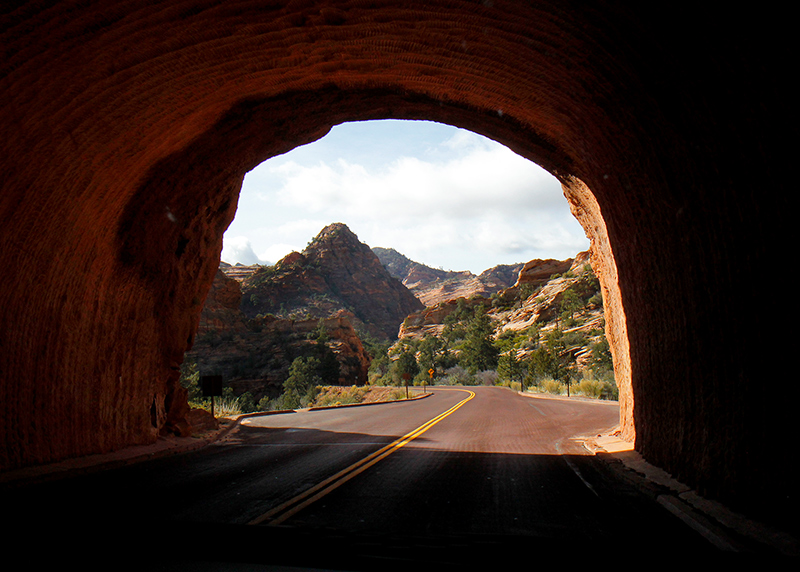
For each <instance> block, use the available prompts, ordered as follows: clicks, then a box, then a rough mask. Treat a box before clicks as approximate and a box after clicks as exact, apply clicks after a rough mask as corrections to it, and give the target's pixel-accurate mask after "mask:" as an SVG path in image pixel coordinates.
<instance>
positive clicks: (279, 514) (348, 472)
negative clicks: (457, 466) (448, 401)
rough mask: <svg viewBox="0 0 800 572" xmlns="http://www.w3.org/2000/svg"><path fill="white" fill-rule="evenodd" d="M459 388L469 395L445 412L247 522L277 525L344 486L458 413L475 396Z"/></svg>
mask: <svg viewBox="0 0 800 572" xmlns="http://www.w3.org/2000/svg"><path fill="white" fill-rule="evenodd" d="M456 391H466V392H467V393H469V396H468V397H466V398H464V399H462V400H461V401H459V402H458V403H456V404H455V405H453V407H451V408H450V409H448V410H447V411H445V412H444V413H440V414H439V415H437V416H436V417H434V418H433V419H431V420H430V421H428V422H427V423H425V424H424V425H420V426H419V427H417V428H416V429H414V430H413V431H411V432H410V433H407V434H405V435H403V436H402V437H400V438H399V439H397V440H396V441H394V442H392V443H390V444H388V445H386V446H384V447H383V448H381V449H379V450H377V451H375V452H374V453H372V454H371V455H368V456H366V457H364V458H363V459H361V460H360V461H358V462H356V463H353V464H352V465H350V466H349V467H347V468H346V469H342V470H341V471H339V472H338V473H336V474H335V475H333V476H332V477H329V478H327V479H325V480H324V481H322V482H321V483H319V484H317V485H314V486H313V487H311V488H310V489H308V490H306V491H304V492H302V493H300V494H299V495H297V496H296V497H294V498H293V499H290V500H288V501H286V502H285V503H283V504H281V505H279V506H277V507H275V508H273V509H272V510H270V511H269V512H266V513H264V514H262V515H261V516H259V517H258V518H255V519H253V520H251V521H250V522H249V523H248V524H262V523H265V522H266V523H267V524H269V525H272V526H277V525H279V524H281V523H283V522H284V521H286V520H287V519H289V518H291V517H292V516H294V515H295V514H297V513H298V512H300V511H301V510H303V509H304V508H305V507H307V506H308V505H310V504H311V503H313V502H316V501H318V500H319V499H321V498H322V497H324V496H325V495H327V494H328V493H330V492H331V491H333V490H334V489H336V488H338V487H340V486H342V485H343V484H344V483H346V482H347V481H349V480H350V479H352V478H353V477H355V476H356V475H359V474H361V473H363V472H364V471H366V470H367V469H369V468H370V467H371V466H373V465H374V464H375V463H378V462H379V461H381V460H383V459H385V458H386V457H388V456H389V455H391V454H392V453H394V452H395V451H397V450H398V449H400V448H401V447H404V446H406V445H407V444H408V443H410V442H411V441H413V440H414V439H416V438H417V437H419V436H420V435H422V434H423V433H425V431H427V430H428V429H430V428H431V427H433V426H434V425H436V424H437V423H438V422H439V421H441V420H442V419H444V418H445V417H447V416H448V415H452V414H453V413H455V411H456V410H457V409H459V408H460V407H461V406H462V405H464V404H465V403H466V402H467V401H469V400H470V399H472V398H473V397H475V393H474V392H472V391H469V390H468V389H460V390H456Z"/></svg>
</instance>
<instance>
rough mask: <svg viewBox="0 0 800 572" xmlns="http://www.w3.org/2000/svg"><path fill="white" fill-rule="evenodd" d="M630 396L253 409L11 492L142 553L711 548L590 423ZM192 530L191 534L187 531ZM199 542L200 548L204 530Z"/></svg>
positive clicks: (483, 391)
mask: <svg viewBox="0 0 800 572" xmlns="http://www.w3.org/2000/svg"><path fill="white" fill-rule="evenodd" d="M617 420H618V409H617V406H616V404H615V403H608V402H596V401H576V400H562V399H547V398H530V397H523V396H520V395H518V394H516V393H514V392H512V391H509V390H507V389H505V388H494V387H475V388H469V389H467V388H441V387H435V388H434V390H433V392H432V395H431V396H429V397H427V398H424V399H420V400H415V401H411V402H402V403H392V404H381V405H376V406H369V407H345V408H336V409H328V410H320V411H302V412H296V413H290V414H280V415H268V416H262V417H253V418H249V419H247V420H246V421H244V422H243V423H242V425H241V426H240V428H239V429H238V430H237V431H236V432H234V433H233V434H231V435H229V436H228V437H227V438H226V439H224V440H223V441H221V442H219V443H217V444H215V445H212V446H209V447H206V448H204V449H203V450H201V451H197V452H194V453H189V454H184V455H179V456H175V457H171V458H165V459H159V460H155V461H150V462H147V463H140V464H137V465H134V466H129V467H125V468H121V469H117V470H114V471H105V472H103V473H99V474H94V475H86V476H81V477H75V478H71V479H68V480H62V481H59V482H56V483H50V484H45V485H37V486H31V487H24V488H23V489H21V490H15V491H13V494H8V491H5V492H6V493H7V494H6V495H4V496H5V497H6V498H5V500H4V506H5V507H6V509H7V511H9V512H7V514H17V515H25V519H24V520H23V523H24V525H23V526H22V527H21V529H20V530H21V531H31V530H36V531H37V533H39V534H45V535H46V534H50V535H55V536H56V537H57V538H58V539H59V540H60V541H61V542H63V543H66V544H67V545H69V546H71V545H72V543H73V542H75V541H76V539H75V538H73V537H72V535H76V536H79V537H80V538H84V537H87V536H88V537H91V538H94V539H96V541H97V543H98V544H100V545H103V546H114V547H116V549H118V550H122V551H125V550H128V547H129V546H130V545H131V543H134V544H135V543H137V542H139V543H143V547H142V549H141V550H144V551H145V552H141V550H140V551H138V552H135V553H134V556H139V557H144V555H148V556H149V555H150V552H148V550H151V549H152V550H154V551H158V550H161V551H162V555H161V556H160V557H159V558H157V560H158V561H160V562H162V565H163V566H164V569H168V568H169V567H168V565H167V564H168V562H167V561H166V560H164V558H165V556H164V554H171V555H172V557H174V558H175V559H176V560H175V561H174V562H173V561H169V562H170V563H172V564H175V566H176V567H180V566H179V565H180V564H182V563H183V564H185V563H186V559H190V560H193V559H200V560H205V559H209V560H220V559H222V560H225V561H228V562H230V561H238V560H244V561H248V562H252V561H257V562H269V563H275V564H293V565H303V566H331V567H336V566H340V567H345V568H350V569H358V568H367V569H369V568H371V567H372V565H375V563H376V562H387V560H386V559H387V558H389V561H392V562H396V561H400V562H405V561H407V560H408V561H414V562H427V563H440V564H443V565H444V564H475V563H476V562H479V561H480V560H481V559H489V560H491V561H494V560H495V559H496V558H498V557H499V556H498V555H505V556H508V557H511V556H510V555H514V554H516V555H518V554H517V553H519V552H520V551H522V552H524V553H527V552H529V551H531V550H545V551H558V552H560V551H566V552H567V554H570V555H571V557H572V558H575V557H576V556H577V555H578V554H581V555H584V554H588V555H595V554H596V553H597V551H598V550H612V551H614V550H620V549H622V550H625V551H643V552H645V553H649V552H650V551H657V552H664V551H666V552H665V554H669V553H670V551H674V547H681V549H682V550H691V551H693V552H697V553H698V554H700V553H705V552H707V551H709V550H710V545H709V544H708V543H707V542H705V541H704V540H702V539H701V538H700V537H699V536H697V535H696V534H695V533H694V532H692V531H691V530H690V529H688V528H687V527H685V526H684V525H683V524H682V523H681V522H680V521H679V520H678V519H677V518H675V517H674V516H672V515H671V514H670V513H668V512H667V511H666V510H664V509H663V508H661V507H660V506H658V505H657V504H656V503H654V502H653V501H652V500H651V499H650V498H648V497H647V496H645V495H642V494H641V493H640V492H639V491H638V490H636V489H635V488H634V487H632V486H631V485H629V484H627V483H626V481H624V480H621V479H619V478H618V475H617V472H616V471H615V470H614V467H613V466H609V465H608V464H606V463H603V462H600V461H598V460H597V459H596V458H595V457H593V456H592V455H591V454H590V453H589V452H588V451H587V450H586V449H585V448H584V447H583V445H582V441H581V437H584V436H591V435H596V434H599V433H601V432H604V431H607V430H609V429H611V428H612V427H614V426H615V425H616V423H617ZM187 545H188V546H187ZM189 546H191V548H189Z"/></svg>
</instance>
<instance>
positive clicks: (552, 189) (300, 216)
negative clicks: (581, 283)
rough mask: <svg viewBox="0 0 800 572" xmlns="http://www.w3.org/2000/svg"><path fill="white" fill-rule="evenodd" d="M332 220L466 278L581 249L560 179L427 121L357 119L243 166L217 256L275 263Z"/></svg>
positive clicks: (368, 239) (579, 231) (582, 237)
mask: <svg viewBox="0 0 800 572" xmlns="http://www.w3.org/2000/svg"><path fill="white" fill-rule="evenodd" d="M333 222H343V223H345V224H346V225H347V226H348V227H349V228H350V230H352V231H353V232H354V233H355V234H356V235H358V238H359V240H361V242H364V243H366V244H368V245H369V246H371V247H372V246H382V247H386V248H394V249H395V250H397V251H399V252H401V253H402V254H404V255H406V256H407V257H409V258H411V259H412V260H415V261H417V262H421V263H423V264H427V265H428V266H432V267H434V268H444V269H445V270H470V271H472V272H473V273H475V274H479V273H481V272H483V271H484V270H486V269H487V268H491V267H493V266H496V265H498V264H514V263H518V262H527V261H528V260H532V259H534V258H557V259H565V258H571V257H573V256H575V254H577V253H578V252H580V251H582V250H586V249H587V248H588V247H589V241H588V240H587V239H586V236H585V234H584V232H583V229H582V228H581V227H580V225H579V224H578V222H577V221H576V220H575V218H574V217H573V216H572V215H571V213H570V212H569V207H568V205H567V202H566V199H565V198H564V196H563V194H562V191H561V185H560V184H559V183H558V182H557V181H556V180H555V179H554V178H553V177H552V176H551V175H550V174H549V173H547V172H546V171H544V170H543V169H542V168H541V167H539V166H538V165H536V164H534V163H531V162H530V161H528V160H526V159H524V158H522V157H520V156H519V155H516V154H515V153H513V152H512V151H510V150H509V149H507V148H506V147H504V146H502V145H500V144H499V143H496V142H494V141H491V140H489V139H486V138H484V137H482V136H480V135H476V134H474V133H472V132H469V131H465V130H462V129H458V128H455V127H451V126H448V125H442V124H439V123H434V122H430V121H365V122H354V123H345V124H342V125H338V126H336V127H334V128H333V129H332V130H331V132H330V133H329V134H328V135H327V136H325V137H323V138H322V139H320V140H319V141H316V142H314V143H310V144H308V145H304V146H302V147H298V148H296V149H294V150H293V151H291V152H289V153H286V154H284V155H279V156H277V157H273V158H272V159H269V160H268V161H265V162H264V163H262V164H261V165H259V166H258V167H256V168H255V169H253V170H252V171H250V173H248V174H247V176H246V177H245V180H244V184H243V185H242V191H241V195H240V197H239V206H238V210H237V213H236V218H235V219H234V221H233V222H232V223H231V225H230V227H229V228H228V230H227V232H226V233H225V238H224V247H223V251H222V260H224V261H225V262H229V263H231V264H235V263H237V262H241V263H242V264H256V263H258V264H272V263H275V262H276V261H277V260H279V259H280V258H282V257H283V256H285V255H286V254H288V253H289V252H291V251H292V250H297V251H301V250H303V248H305V246H306V244H308V242H309V241H310V240H311V239H312V238H313V237H314V236H316V235H317V233H319V231H320V230H322V228H323V227H324V226H326V225H328V224H330V223H333Z"/></svg>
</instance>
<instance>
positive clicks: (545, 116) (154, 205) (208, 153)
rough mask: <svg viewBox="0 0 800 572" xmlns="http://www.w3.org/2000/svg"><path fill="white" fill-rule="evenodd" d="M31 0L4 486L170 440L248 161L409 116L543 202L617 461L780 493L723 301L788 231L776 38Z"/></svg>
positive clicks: (10, 227) (5, 303)
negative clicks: (551, 209)
mask: <svg viewBox="0 0 800 572" xmlns="http://www.w3.org/2000/svg"><path fill="white" fill-rule="evenodd" d="M51 4H52V5H50V4H48V7H47V8H42V5H41V3H35V2H29V3H21V4H20V5H19V7H18V8H16V9H14V10H12V11H5V12H4V14H3V15H2V16H0V30H1V31H0V46H3V57H2V58H0V70H2V71H0V94H2V95H0V97H2V100H0V103H2V104H1V105H0V115H1V117H0V119H1V120H0V145H1V146H2V148H1V149H0V163H1V166H2V173H3V177H2V185H3V187H2V192H1V193H0V213H2V225H0V245H2V248H0V261H1V262H2V267H3V268H5V269H7V272H8V275H7V277H6V279H5V280H4V281H3V282H2V286H0V323H2V328H0V352H2V353H1V354H0V378H1V379H2V386H1V387H0V408H2V412H0V435H2V443H0V465H1V466H2V467H3V468H4V469H7V468H14V467H21V466H25V465H32V464H36V463H44V462H48V461H54V460H57V459H61V458H65V457H69V456H75V455H84V454H88V453H96V452H102V451H108V450H111V449H115V448H120V447H124V446H126V445H132V444H137V443H147V442H152V441H154V440H155V439H156V438H157V436H158V434H159V432H162V431H164V430H165V429H168V423H167V419H168V416H169V412H170V411H171V410H175V411H179V410H180V409H181V407H182V406H181V405H180V403H179V402H180V400H181V399H180V395H178V394H177V393H176V378H177V371H178V364H179V363H180V361H181V359H182V356H183V353H184V351H185V350H186V349H187V348H188V347H190V346H191V344H192V341H193V336H194V335H195V330H196V328H197V324H198V315H199V313H200V309H201V307H202V304H203V300H204V298H205V296H206V293H207V292H208V290H209V287H210V285H211V282H212V280H213V277H214V273H215V271H216V268H217V265H218V263H219V252H220V247H221V238H222V233H223V231H224V229H225V228H226V226H227V225H228V224H229V222H230V220H231V219H232V217H233V216H234V213H235V208H236V200H237V196H238V191H239V188H240V184H241V180H242V177H243V176H244V174H245V173H246V172H247V171H248V170H249V169H251V168H253V167H254V166H256V165H257V164H258V163H260V162H261V161H263V160H264V159H266V158H268V157H270V156H273V155H276V154H279V153H283V152H286V151H288V150H290V149H292V148H293V147H295V146H297V145H300V144H303V143H306V142H308V141H311V140H314V139H316V138H318V137H321V136H322V135H324V134H325V133H326V132H327V130H328V129H329V127H330V126H331V125H334V124H337V123H339V122H342V121H348V120H364V119H374V118H398V119H430V120H436V121H442V122H446V123H451V124H454V125H458V126H461V127H464V128H467V129H471V130H474V131H476V132H478V133H481V134H484V135H487V136H489V137H491V138H493V139H495V140H497V141H500V142H502V143H504V144H506V145H508V146H509V147H511V148H512V149H514V150H515V151H517V152H518V153H520V154H522V155H524V156H526V157H528V158H531V159H534V160H536V161H537V162H538V163H539V164H541V165H542V166H543V167H545V168H546V169H548V170H550V171H551V172H552V173H553V174H555V175H556V176H557V177H559V178H560V179H561V180H562V182H563V183H564V184H565V192H566V194H567V196H568V197H569V199H570V201H571V202H572V207H573V210H574V212H575V213H576V216H578V218H579V220H580V221H581V222H582V224H583V225H584V228H585V229H586V231H587V234H588V235H589V236H590V238H591V239H592V242H593V245H594V254H593V256H594V257H596V259H597V260H596V264H594V266H595V270H596V271H597V272H598V274H599V275H600V277H601V279H602V281H603V288H604V294H607V295H608V298H607V299H606V310H607V321H608V324H609V328H610V331H611V337H612V343H613V344H614V346H615V351H614V356H615V361H616V362H617V363H616V366H617V372H618V374H620V375H621V380H620V383H621V388H620V390H621V394H622V395H623V398H622V399H623V400H625V403H626V404H627V405H626V406H625V407H623V414H622V418H621V424H622V428H623V431H624V432H625V434H626V435H627V436H628V437H629V438H633V437H634V435H635V439H636V447H637V449H638V450H639V451H640V452H641V453H642V454H643V455H644V456H645V457H646V458H647V459H649V460H651V461H653V462H654V463H656V464H658V465H660V466H662V467H664V468H666V469H667V470H669V471H671V472H672V473H673V474H674V475H676V476H677V477H679V478H681V479H683V480H685V481H686V482H688V483H689V484H692V485H694V486H697V487H699V488H700V489H701V490H702V491H706V492H708V493H711V494H715V495H719V496H721V497H725V498H732V499H741V498H745V497H747V498H761V497H764V498H767V499H768V500H775V497H777V499H778V501H781V500H783V497H782V494H783V493H782V491H783V490H784V489H783V487H784V485H787V483H788V482H789V476H788V468H783V464H781V463H774V462H771V463H770V464H769V467H770V469H769V470H767V471H766V472H765V471H763V470H761V471H760V470H759V469H760V468H761V466H762V464H763V463H765V462H768V461H774V459H776V458H781V457H780V451H779V450H778V449H777V448H776V446H773V445H771V443H772V442H773V441H772V440H771V436H772V435H773V433H775V432H780V431H781V430H784V429H785V428H786V425H785V424H786V423H788V421H785V420H786V419H788V418H790V417H791V416H790V415H789V411H788V410H787V408H788V405H786V404H785V403H786V401H785V400H784V402H779V403H774V402H773V401H772V400H771V399H770V398H769V397H768V396H767V393H766V392H765V391H763V389H761V388H762V386H763V385H764V383H766V382H767V381H774V380H775V379H777V376H775V373H776V372H775V371H774V368H775V367H776V366H775V365H774V360H770V359H763V356H769V355H771V354H773V353H774V348H773V347H770V344H769V343H768V341H767V339H766V336H760V335H756V336H753V335H751V334H752V333H753V332H759V333H760V332H764V331H770V330H771V329H773V328H774V324H773V323H772V322H773V320H774V318H773V316H774V315H775V314H773V313H770V312H767V311H754V312H751V313H749V315H748V319H747V320H746V321H745V320H742V319H741V318H740V312H735V311H733V308H734V307H735V306H736V305H737V304H738V303H740V302H741V300H742V293H743V290H744V289H746V285H747V284H748V281H750V280H752V278H753V277H754V276H756V275H757V274H758V272H759V271H761V270H763V269H764V268H769V267H771V264H770V263H771V262H772V261H773V260H777V254H773V255H772V256H770V253H780V249H781V246H782V245H784V244H786V240H787V238H788V233H789V232H790V229H791V228H793V225H791V224H790V223H789V217H791V216H792V214H791V213H792V212H793V211H792V209H791V208H789V207H790V205H789V203H788V197H790V196H793V193H790V192H789V188H788V185H789V179H790V178H788V177H785V175H784V174H783V171H784V170H785V169H779V168H778V166H782V165H783V166H785V165H788V164H792V163H790V162H789V158H788V148H789V146H785V145H784V143H783V138H782V137H781V135H782V134H783V133H784V131H785V129H786V128H785V125H786V119H787V118H789V117H792V114H791V113H789V112H788V109H789V108H788V101H789V100H788V98H785V97H784V96H783V93H784V92H783V89H784V88H783V87H782V85H781V83H780V82H781V81H782V78H783V77H784V76H785V74H784V73H783V71H784V66H785V65H787V63H788V54H791V53H792V51H791V50H789V49H785V48H786V46H785V45H783V44H781V43H779V42H786V41H788V40H787V39H788V38H790V37H791V34H788V33H785V31H784V30H780V29H777V30H776V29H775V28H776V27H780V26H781V24H782V23H781V22H779V21H770V23H769V26H768V27H767V26H765V25H764V24H765V22H766V15H765V16H764V17H762V16H761V14H760V13H759V12H757V11H755V10H754V11H748V12H747V13H746V15H743V16H742V17H739V16H737V13H734V12H726V13H725V14H721V13H719V12H718V11H712V10H711V9H708V10H707V11H704V9H703V8H702V7H700V6H693V9H692V12H691V18H687V17H686V15H685V13H684V12H683V11H681V10H674V11H669V10H661V9H659V10H657V11H656V10H655V9H654V10H653V13H650V12H649V11H648V10H649V8H646V6H647V3H635V4H636V6H635V7H634V6H633V4H634V3H630V4H631V6H630V7H625V8H622V7H621V6H622V5H621V4H620V3H618V2H608V3H605V2H594V3H592V4H591V7H586V8H578V7H574V6H573V5H571V4H565V3H563V2H561V1H555V0H553V1H541V2H506V1H503V0H494V1H493V2H484V3H477V2H467V1H463V2H461V1H458V0H456V1H452V0H448V1H437V0H431V1H429V2H425V3H418V4H415V5H414V7H413V9H412V8H410V7H397V3H396V2H393V1H391V0H376V1H375V2H370V3H363V2H355V1H353V2H335V3H334V2H315V1H313V0H311V1H309V2H299V3H295V2H289V3H278V4H273V5H270V6H266V7H265V4H264V3H263V2H257V1H255V0H253V1H252V2H248V1H247V0H245V1H242V2H237V3H236V4H235V7H232V6H231V5H230V4H229V3H224V2H219V3H215V2H196V3H194V2H192V0H186V1H183V2H180V3H175V4H174V7H170V3H166V4H164V3H159V4H155V3H147V2H125V3H122V2H119V3H118V2H108V3H80V2H74V1H67V0H65V1H63V2H55V3H51ZM745 18H746V20H745ZM741 30H747V33H746V34H742V33H740V31H741ZM765 30H766V31H768V32H769V33H768V34H767V33H762V32H763V31H765ZM758 356H760V357H758ZM756 388H758V389H756Z"/></svg>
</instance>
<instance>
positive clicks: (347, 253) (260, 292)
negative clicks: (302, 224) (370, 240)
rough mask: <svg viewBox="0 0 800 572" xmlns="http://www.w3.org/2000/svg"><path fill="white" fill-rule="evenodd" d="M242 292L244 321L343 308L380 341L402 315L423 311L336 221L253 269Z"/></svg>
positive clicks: (393, 332)
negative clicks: (301, 245)
mask: <svg viewBox="0 0 800 572" xmlns="http://www.w3.org/2000/svg"><path fill="white" fill-rule="evenodd" d="M242 290H243V296H244V297H243V301H242V310H243V311H244V313H245V315H247V316H248V317H250V318H254V317H256V316H258V315H268V314H273V315H275V316H278V317H284V318H293V319H303V320H316V319H319V318H326V317H328V316H330V315H332V314H334V313H336V312H338V311H341V310H345V311H347V312H349V313H350V314H352V316H353V325H354V326H356V327H357V328H359V329H362V330H363V331H366V332H368V333H370V334H371V335H373V336H374V337H376V338H379V339H384V340H390V339H395V338H396V337H397V332H398V330H399V328H400V324H401V323H402V322H403V320H404V319H405V317H406V316H407V315H408V314H410V313H411V312H414V311H418V310H421V309H422V308H423V305H422V303H420V301H419V300H417V299H416V298H415V297H414V295H413V294H412V293H411V292H410V291H409V290H408V288H406V287H405V286H403V284H401V283H400V281H399V280H397V279H395V278H393V277H392V276H391V275H390V274H389V273H388V272H387V271H386V269H385V268H384V267H383V265H382V264H381V262H380V260H379V259H378V257H377V256H376V255H375V254H374V253H373V252H372V250H370V248H369V247H368V246H367V245H366V244H363V243H361V242H360V241H359V240H358V237H357V236H356V235H355V234H353V233H352V232H351V231H350V229H349V228H347V226H346V225H344V224H341V223H335V224H331V225H329V226H326V227H325V228H324V229H322V231H321V232H320V233H319V234H318V235H317V236H316V237H315V238H314V239H313V240H312V241H311V242H310V243H309V245H308V246H307V247H306V248H305V249H304V250H303V252H301V253H300V252H292V253H291V254H289V255H287V256H286V257H284V258H283V259H282V260H280V261H279V262H278V263H277V264H275V266H269V267H262V268H260V269H259V270H257V271H256V272H255V273H254V274H253V275H252V276H250V277H249V278H247V279H245V280H244V282H243V283H242Z"/></svg>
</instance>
